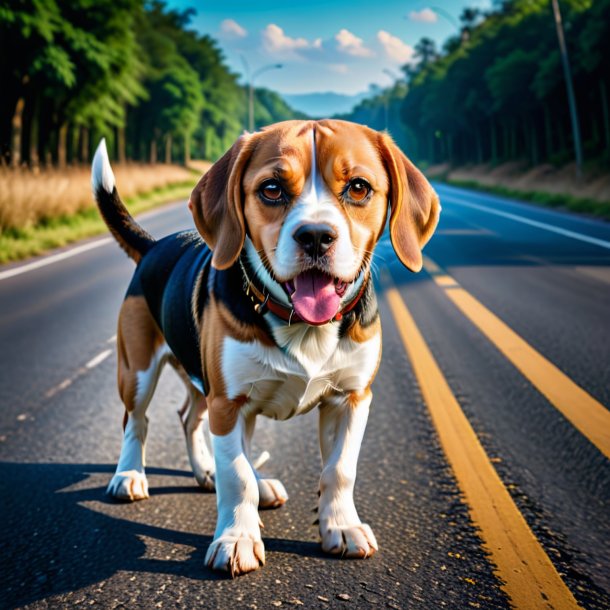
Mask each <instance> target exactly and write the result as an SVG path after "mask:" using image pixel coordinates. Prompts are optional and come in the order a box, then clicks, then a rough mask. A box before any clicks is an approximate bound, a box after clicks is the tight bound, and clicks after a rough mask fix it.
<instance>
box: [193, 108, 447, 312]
mask: <svg viewBox="0 0 610 610" xmlns="http://www.w3.org/2000/svg"><path fill="white" fill-rule="evenodd" d="M189 206H190V208H191V210H192V212H193V216H194V219H195V225H196V226H197V229H198V230H199V232H200V233H201V235H202V236H203V238H204V239H205V241H206V242H207V243H208V245H209V246H210V247H211V248H212V249H213V251H214V255H213V260H212V263H213V265H214V266H215V267H216V268H218V269H226V268H228V267H230V266H231V265H232V264H233V263H235V261H236V260H237V257H238V256H239V254H240V252H241V250H242V249H243V248H244V243H245V242H246V239H248V242H246V243H247V246H248V248H249V250H250V251H251V252H250V255H254V256H256V257H257V259H258V260H257V261H254V262H257V263H258V264H257V267H258V269H257V273H258V274H259V275H260V276H261V277H263V279H264V280H266V283H267V284H273V285H274V289H275V290H276V291H277V290H278V289H279V290H280V291H283V292H284V294H283V297H284V299H286V300H290V301H291V302H292V304H293V306H294V309H295V311H296V312H297V313H298V314H299V316H300V317H301V318H302V319H304V320H305V321H308V322H310V323H312V324H320V323H323V322H326V321H328V320H330V319H332V318H333V316H334V315H335V314H336V312H337V311H338V310H339V309H340V305H341V302H342V300H345V299H347V298H349V296H350V294H351V292H352V290H351V288H352V287H355V286H356V285H357V283H358V281H359V278H362V276H363V275H364V274H366V273H367V271H368V266H369V264H370V261H371V257H372V253H373V249H374V247H375V244H376V242H377V240H378V239H379V237H380V236H381V233H382V232H383V229H384V227H385V224H386V218H387V213H388V209H389V211H390V237H391V241H392V245H393V247H394V250H395V252H396V254H397V256H398V258H399V259H400V260H401V261H402V263H403V264H404V265H405V266H406V267H408V268H409V269H411V270H412V271H419V270H420V269H421V266H422V257H421V248H422V247H423V246H424V244H425V243H426V242H427V241H428V239H429V238H430V237H431V235H432V233H433V232H434V229H435V227H436V224H437V222H438V216H439V211H440V206H439V203H438V197H437V196H436V194H435V193H434V191H433V190H432V188H431V187H430V185H429V184H428V181H427V180H426V179H425V178H424V176H423V175H422V174H421V173H420V172H419V170H417V169H416V168H415V166H414V165H413V164H412V163H411V162H410V161H409V160H408V159H407V157H405V155H404V154H403V153H402V152H401V151H400V150H399V149H398V147H397V146H396V145H395V144H394V142H393V141H392V140H391V138H390V137H389V136H387V135H385V134H382V133H379V132H376V131H373V130H372V129H369V128H367V127H364V126H362V125H357V124H354V123H348V122H346V121H336V120H323V121H287V122H284V123H278V124H276V125H272V126H270V127H267V128H265V129H263V130H262V131H260V132H257V133H253V134H245V135H243V136H241V137H240V138H239V140H237V142H236V143H235V144H234V145H233V146H232V148H231V149H230V150H229V151H228V152H227V153H226V154H225V155H224V156H223V157H222V158H221V159H220V160H219V161H217V162H216V163H215V164H214V166H213V167H212V168H211V169H210V170H209V172H208V173H207V174H206V175H205V176H204V177H203V178H202V179H201V180H200V182H199V184H198V185H197V186H196V187H195V189H194V191H193V193H192V195H191V199H190V202H189ZM274 294H275V293H274Z"/></svg>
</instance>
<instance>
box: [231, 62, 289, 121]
mask: <svg viewBox="0 0 610 610" xmlns="http://www.w3.org/2000/svg"><path fill="white" fill-rule="evenodd" d="M241 60H242V62H243V64H244V68H245V70H246V79H247V80H248V131H250V132H253V131H254V81H255V79H256V77H257V76H260V75H261V74H262V73H263V72H267V71H269V70H279V69H280V68H283V67H284V66H283V64H269V65H268V66H263V67H262V68H259V69H258V70H255V71H254V73H253V74H252V75H250V64H248V60H247V59H246V58H245V57H244V56H243V55H242V56H241Z"/></svg>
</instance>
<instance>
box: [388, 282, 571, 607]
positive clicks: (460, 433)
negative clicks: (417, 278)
mask: <svg viewBox="0 0 610 610" xmlns="http://www.w3.org/2000/svg"><path fill="white" fill-rule="evenodd" d="M386 296H387V299H388V302H389V305H390V308H391V310H392V313H393V315H394V319H395V321H396V325H397V326H398V329H399V331H400V335H401V337H402V340H403V343H404V345H405V348H406V350H407V353H408V355H409V358H410V360H411V364H412V366H413V369H414V371H415V375H416V377H417V380H418V382H419V386H420V388H421V392H422V395H423V397H424V400H425V402H426V404H427V406H428V410H429V411H430V415H431V417H432V421H433V423H434V426H435V428H436V431H437V433H438V436H439V438H440V442H441V445H442V447H443V450H444V452H445V455H446V456H447V460H448V461H449V464H450V465H451V468H452V469H453V472H454V473H455V477H456V479H457V482H458V485H459V487H460V489H461V491H462V493H463V495H464V499H465V501H466V503H467V505H468V507H469V511H470V516H471V518H472V521H473V522H474V524H475V526H476V527H478V528H479V529H480V532H479V535H480V537H481V539H482V540H483V543H484V545H485V548H486V549H487V550H488V551H489V553H490V555H491V559H492V561H493V562H494V563H495V565H496V566H497V570H496V575H497V576H498V577H499V578H500V579H501V581H503V582H504V584H502V585H501V587H502V588H503V590H504V591H505V592H506V594H507V595H508V596H509V598H510V600H511V603H512V604H513V605H514V607H516V608H527V609H533V608H555V609H557V608H561V609H562V610H563V609H564V608H565V609H567V608H578V607H579V606H578V604H577V602H576V600H575V599H574V597H573V595H572V593H571V592H570V590H569V589H568V588H567V586H566V585H565V583H564V582H563V581H562V580H561V577H560V576H559V574H558V573H557V570H556V569H555V567H554V566H553V564H552V563H551V561H550V559H549V558H548V556H547V555H546V553H545V552H544V549H543V548H542V547H541V546H540V543H539V542H538V540H537V539H536V537H535V536H534V534H533V533H532V531H531V530H530V528H529V527H528V525H527V523H526V521H525V519H524V518H523V515H522V514H521V513H520V512H519V510H518V508H517V507H516V506H515V503H514V502H513V500H512V498H511V497H510V494H509V493H508V491H507V490H506V488H505V487H504V485H503V484H502V481H501V480H500V477H499V476H498V474H497V472H496V471H495V469H494V467H493V465H492V463H491V462H490V460H489V458H488V457H487V454H486V453H485V450H484V449H483V447H482V446H481V444H480V442H479V440H478V438H477V436H476V434H475V432H474V430H473V429H472V427H471V426H470V423H469V422H468V419H466V416H465V415H464V413H463V411H462V409H461V408H460V405H459V404H458V402H457V400H456V399H455V397H454V395H453V393H452V392H451V389H450V388H449V386H448V384H447V382H446V380H445V378H444V376H443V374H442V372H441V370H440V369H439V367H438V365H437V363H436V361H435V360H434V357H433V356H432V353H431V352H430V350H429V348H428V346H427V345H426V342H425V340H424V338H423V337H422V335H421V333H420V332H419V329H418V328H417V326H416V325H415V322H414V321H413V318H412V317H411V314H410V313H409V311H408V309H407V307H406V305H405V304H404V302H403V300H402V298H401V297H400V294H399V293H398V290H396V288H395V287H394V286H390V287H389V288H388V289H387V291H386Z"/></svg>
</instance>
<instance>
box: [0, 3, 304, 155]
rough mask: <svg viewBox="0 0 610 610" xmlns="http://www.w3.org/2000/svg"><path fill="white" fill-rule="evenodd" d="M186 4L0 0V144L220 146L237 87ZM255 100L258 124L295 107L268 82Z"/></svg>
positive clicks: (195, 151)
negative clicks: (105, 140)
mask: <svg viewBox="0 0 610 610" xmlns="http://www.w3.org/2000/svg"><path fill="white" fill-rule="evenodd" d="M193 14H194V11H192V10H191V9H189V10H185V11H180V10H168V9H167V8H166V7H165V5H164V3H163V2H160V1H158V0H152V1H146V0H95V1H94V0H8V1H7V0H0V55H2V57H3V58H4V61H2V62H0V79H2V82H3V89H4V95H2V96H0V156H2V155H3V156H4V158H5V160H6V161H9V160H10V157H12V156H17V157H18V158H21V159H28V158H29V159H30V162H32V161H33V160H34V159H35V158H36V157H37V156H41V157H42V156H44V155H45V153H51V154H53V156H57V158H60V156H61V153H60V148H61V147H63V156H64V158H65V156H66V155H67V156H68V158H69V159H72V160H77V159H78V157H79V156H81V157H82V158H81V160H82V161H86V160H88V159H87V158H88V157H89V154H90V152H91V150H90V148H89V147H90V146H91V145H92V144H93V143H94V141H95V140H97V138H98V137H99V136H101V135H105V136H107V137H108V139H109V143H110V145H111V150H112V148H113V147H114V148H115V149H116V150H118V152H119V155H126V156H127V157H131V158H134V159H148V158H149V157H150V156H151V154H152V153H153V151H156V150H157V147H158V146H162V145H163V144H166V145H168V146H169V149H166V152H167V150H169V152H170V153H172V154H173V156H174V157H181V156H185V155H187V154H189V153H187V152H186V151H187V150H188V151H189V152H190V154H191V155H193V156H199V157H207V158H210V159H214V158H217V157H219V156H220V155H222V154H223V153H224V152H225V150H226V149H227V148H228V147H229V146H230V145H231V143H232V142H233V141H234V140H235V138H236V137H237V136H238V135H239V134H240V133H241V131H242V130H243V129H244V127H245V125H246V122H247V121H246V114H247V96H246V92H245V90H244V88H243V87H242V86H240V85H239V84H238V82H237V76H236V75H235V74H232V73H231V72H230V71H229V70H228V69H227V67H226V65H225V64H224V58H223V56H222V54H221V52H220V50H219V49H218V47H217V45H216V43H215V41H214V40H212V39H211V38H210V37H209V36H201V35H199V34H198V33H197V32H195V31H193V30H191V29H189V23H190V20H191V18H192V16H193ZM7 59H8V61H7ZM256 101H257V103H256V113H257V124H258V125H263V124H265V123H271V122H275V121H278V120H284V119H287V118H294V117H295V116H297V114H296V113H294V112H293V111H292V110H291V109H290V108H288V107H287V106H286V105H285V104H284V103H283V101H282V100H281V98H280V97H279V96H277V95H276V94H273V93H271V92H269V91H265V90H259V91H257V100H256ZM18 113H21V114H20V115H19V114H18ZM298 116H302V115H298ZM15 125H19V134H18V136H19V138H20V139H17V140H15V138H14V136H13V138H12V136H11V134H12V133H14V131H15V127H14V126H15ZM91 131H92V132H93V133H92V135H91V137H89V132H91ZM67 134H68V135H67ZM11 138H12V139H11ZM28 140H29V141H28ZM77 144H78V146H77ZM15 147H17V149H15ZM33 151H34V152H35V151H38V153H39V155H34V152H33ZM56 151H57V152H56ZM17 153H20V154H18V155H17ZM33 155H34V156H33ZM159 156H162V155H159Z"/></svg>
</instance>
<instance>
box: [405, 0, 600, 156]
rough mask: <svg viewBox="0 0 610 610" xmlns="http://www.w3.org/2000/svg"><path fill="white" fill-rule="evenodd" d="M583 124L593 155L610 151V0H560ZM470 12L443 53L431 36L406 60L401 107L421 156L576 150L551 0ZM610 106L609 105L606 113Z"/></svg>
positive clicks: (514, 0)
mask: <svg viewBox="0 0 610 610" xmlns="http://www.w3.org/2000/svg"><path fill="white" fill-rule="evenodd" d="M559 4H560V7H561V11H562V17H563V23H564V30H565V38H566V44H567V47H568V53H569V56H570V61H571V69H572V74H573V79H574V88H575V91H576V98H577V105H578V107H579V109H580V128H581V132H582V134H583V139H584V148H585V150H586V151H587V152H588V154H589V156H594V157H597V158H600V157H602V158H603V157H604V156H605V158H606V159H610V128H609V127H608V119H607V112H608V109H607V101H606V100H607V97H608V96H607V92H606V90H607V87H608V82H607V81H608V80H610V79H608V74H610V66H609V59H608V58H609V57H610V0H595V2H593V1H592V0H560V2H559ZM494 7H495V9H494V10H493V11H491V12H489V13H487V14H486V15H484V16H483V17H481V15H480V14H478V13H476V12H470V11H465V12H464V13H463V15H462V18H461V22H462V30H461V33H460V37H453V38H452V39H450V40H449V41H448V43H447V44H446V45H445V46H444V50H443V53H441V54H436V55H435V53H434V48H433V47H432V45H431V44H430V41H428V40H427V39H422V41H420V43H418V45H416V47H415V48H416V51H417V54H416V58H417V59H418V62H417V63H416V64H415V65H410V66H405V68H404V70H405V73H406V75H407V77H408V80H409V93H408V95H407V96H406V98H405V100H404V102H403V105H402V110H401V116H402V119H403V121H404V122H405V123H406V125H407V126H408V128H409V130H410V131H411V133H413V134H414V137H415V139H416V141H417V144H418V156H419V158H420V160H426V161H428V162H429V163H438V162H445V161H450V162H452V163H455V164H461V163H467V162H479V163H482V162H489V161H491V162H493V163H497V162H501V161H505V160H526V161H529V162H530V163H533V164H535V163H540V162H543V161H547V162H553V161H554V160H557V159H566V158H567V159H570V158H573V157H572V155H573V152H572V151H573V148H572V147H573V143H572V141H571V138H572V130H571V124H570V119H569V112H568V106H567V95H566V86H565V78H564V73H563V66H562V62H561V57H560V53H559V45H558V40H557V33H556V28H555V21H554V17H553V11H552V7H551V2H550V0H504V1H498V2H495V3H494ZM604 112H605V113H606V114H605V115H604Z"/></svg>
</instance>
